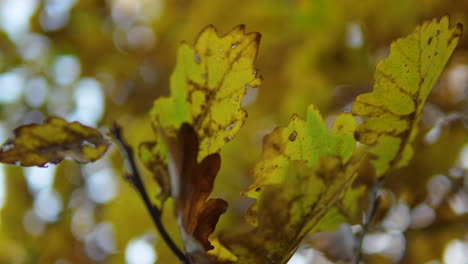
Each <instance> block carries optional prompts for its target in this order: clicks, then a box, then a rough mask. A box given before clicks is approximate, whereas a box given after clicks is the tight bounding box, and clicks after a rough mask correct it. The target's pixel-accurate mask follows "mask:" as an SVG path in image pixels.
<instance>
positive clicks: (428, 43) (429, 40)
mask: <svg viewBox="0 0 468 264" xmlns="http://www.w3.org/2000/svg"><path fill="white" fill-rule="evenodd" d="M431 43H432V37H430V38H429V39H428V40H427V45H431Z"/></svg>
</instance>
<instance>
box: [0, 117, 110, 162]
mask: <svg viewBox="0 0 468 264" xmlns="http://www.w3.org/2000/svg"><path fill="white" fill-rule="evenodd" d="M14 133H15V137H13V138H11V139H9V140H7V141H6V142H5V143H4V144H3V145H2V147H1V148H0V162H2V163H9V164H15V165H21V166H41V167H42V166H44V165H46V164H47V163H51V164H57V163H59V162H61V161H62V160H63V159H64V158H66V157H69V158H72V159H73V160H74V161H76V162H78V163H88V162H92V161H96V160H98V159H99V158H101V157H102V155H104V153H105V152H106V151H107V149H108V147H109V145H110V143H109V141H108V140H106V139H105V138H104V137H103V135H102V134H101V132H99V131H98V130H96V129H94V128H92V127H88V126H84V125H82V124H80V123H78V122H72V123H68V122H67V121H65V120H63V119H62V118H59V117H49V118H48V119H47V120H46V121H45V122H44V124H30V125H24V126H20V127H18V128H16V129H15V131H14Z"/></svg>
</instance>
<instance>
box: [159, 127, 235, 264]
mask: <svg viewBox="0 0 468 264" xmlns="http://www.w3.org/2000/svg"><path fill="white" fill-rule="evenodd" d="M168 145H169V175H170V179H171V187H172V194H173V197H174V198H175V200H176V214H177V218H178V221H179V228H180V231H181V234H182V240H183V243H184V247H185V250H186V252H187V254H188V256H189V258H190V259H191V261H192V262H193V263H205V262H207V261H208V255H207V254H205V252H206V251H208V250H210V249H212V248H213V246H212V245H211V244H210V242H209V241H208V236H209V235H211V233H213V231H214V229H215V226H216V224H217V222H218V219H219V217H220V216H221V214H223V213H224V212H225V211H226V209H227V205H228V204H227V202H226V201H224V200H222V199H208V196H209V195H210V193H211V191H212V190H213V184H214V180H215V177H216V175H217V174H218V171H219V168H220V165H221V159H220V156H219V154H210V155H208V156H206V157H205V158H204V159H203V160H202V161H201V162H198V161H197V154H198V152H199V141H198V138H197V134H196V132H195V131H194V129H193V128H192V127H191V126H190V125H189V124H183V125H182V127H181V128H180V131H179V133H178V137H177V141H176V142H168Z"/></svg>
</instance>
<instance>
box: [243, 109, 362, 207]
mask: <svg viewBox="0 0 468 264" xmlns="http://www.w3.org/2000/svg"><path fill="white" fill-rule="evenodd" d="M355 128H356V121H355V120H354V117H353V116H352V115H351V114H341V115H339V116H338V117H337V118H336V120H335V123H334V124H333V127H332V130H331V132H330V134H329V133H328V132H327V127H326V126H325V123H324V122H323V119H322V117H321V116H320V113H319V111H318V110H317V109H316V108H315V107H314V106H313V105H311V106H309V109H308V112H307V120H306V121H304V120H303V119H301V118H300V117H299V116H297V115H293V117H292V118H291V121H290V122H289V125H288V126H287V127H277V128H276V129H275V130H274V131H273V132H272V133H270V134H268V135H267V136H265V138H264V141H263V155H262V159H261V160H260V161H259V162H258V163H257V164H256V166H255V167H254V170H253V175H254V177H255V181H254V183H252V185H250V186H249V187H248V189H247V191H246V193H247V195H249V196H251V197H255V198H257V197H258V193H260V191H261V188H262V187H263V186H265V185H269V184H277V183H281V182H282V181H283V178H284V177H285V176H286V174H285V172H286V170H287V169H288V167H289V165H290V164H291V161H294V160H298V161H300V160H303V161H306V162H307V164H308V166H309V167H314V166H315V165H316V163H317V162H318V160H319V159H320V158H321V157H323V156H324V155H336V156H339V157H341V158H342V160H343V161H344V162H346V161H347V160H348V159H349V158H350V157H351V155H352V153H353V151H354V147H355V144H356V141H355V140H354V136H353V135H354V130H355Z"/></svg>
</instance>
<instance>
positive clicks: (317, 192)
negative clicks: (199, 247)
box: [221, 106, 358, 263]
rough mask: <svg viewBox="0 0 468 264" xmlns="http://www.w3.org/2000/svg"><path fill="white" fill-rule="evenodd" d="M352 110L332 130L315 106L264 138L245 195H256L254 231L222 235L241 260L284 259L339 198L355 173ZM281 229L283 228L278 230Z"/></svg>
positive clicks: (251, 215) (252, 218)
mask: <svg viewBox="0 0 468 264" xmlns="http://www.w3.org/2000/svg"><path fill="white" fill-rule="evenodd" d="M355 127H356V122H355V120H354V117H353V116H352V115H351V114H341V115H339V116H338V117H337V118H336V120H335V122H334V124H333V127H332V129H331V131H330V133H328V132H327V128H326V126H325V123H324V121H323V119H322V117H321V116H320V114H319V112H318V110H317V109H315V107H313V106H310V107H309V109H308V114H307V120H306V121H304V120H302V119H301V118H299V117H298V116H297V115H294V116H293V117H292V119H291V121H290V123H289V125H288V126H287V127H278V128H276V129H275V130H274V131H273V132H272V133H271V134H269V135H267V136H265V138H264V149H263V151H264V152H263V156H262V159H261V160H260V161H259V162H258V163H257V165H256V166H255V168H254V170H253V174H254V176H255V182H254V183H253V184H252V185H251V186H250V187H249V188H248V190H247V194H248V195H250V196H252V197H255V198H258V201H257V204H255V205H254V207H252V208H251V210H250V211H249V214H248V215H247V220H248V221H249V222H250V223H253V224H254V225H255V226H256V227H255V229H254V230H252V231H250V232H248V233H246V234H241V235H237V236H233V237H227V238H223V237H222V238H221V241H222V242H223V243H224V245H225V246H226V247H227V248H228V249H229V250H231V251H232V252H233V253H234V254H235V255H236V256H237V257H238V261H237V263H286V262H287V261H288V260H289V258H290V257H291V256H292V254H293V253H294V251H295V250H296V249H297V246H298V245H299V243H300V241H301V240H302V239H303V238H304V236H305V235H307V234H308V233H309V232H310V231H311V230H312V229H313V228H315V227H316V226H317V225H318V224H319V223H320V221H321V220H322V218H323V217H324V216H325V215H326V214H327V212H328V211H329V210H330V209H331V208H332V207H333V206H334V205H335V204H336V203H337V202H338V200H339V199H340V198H341V197H342V194H343V193H344V192H345V191H346V190H347V189H348V188H349V187H350V185H351V183H352V182H353V181H354V179H355V177H356V173H355V171H356V169H357V167H358V162H356V161H355V160H354V159H351V155H352V154H353V152H354V147H355V144H356V141H355V140H354V129H355ZM278 230H281V232H278Z"/></svg>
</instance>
